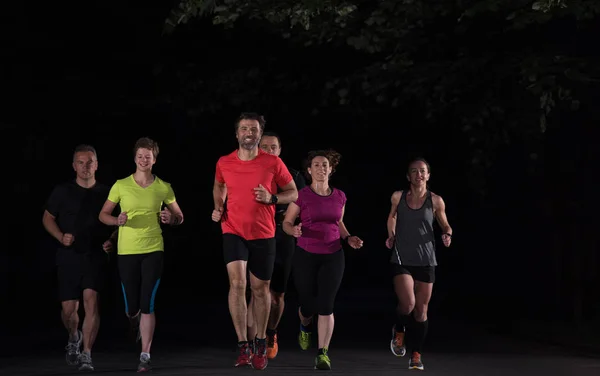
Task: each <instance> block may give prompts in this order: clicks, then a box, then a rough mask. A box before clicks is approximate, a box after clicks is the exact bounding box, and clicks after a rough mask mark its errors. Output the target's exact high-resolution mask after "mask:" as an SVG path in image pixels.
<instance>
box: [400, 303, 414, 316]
mask: <svg viewBox="0 0 600 376" xmlns="http://www.w3.org/2000/svg"><path fill="white" fill-rule="evenodd" d="M397 310H398V313H399V314H401V315H410V313H411V312H413V311H414V310H415V302H414V300H413V301H406V302H403V301H400V302H398V307H397Z"/></svg>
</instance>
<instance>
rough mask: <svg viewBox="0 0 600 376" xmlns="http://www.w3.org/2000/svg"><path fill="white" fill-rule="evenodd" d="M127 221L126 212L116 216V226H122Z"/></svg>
mask: <svg viewBox="0 0 600 376" xmlns="http://www.w3.org/2000/svg"><path fill="white" fill-rule="evenodd" d="M125 223H127V212H122V213H121V214H119V216H118V217H117V226H124V225H125Z"/></svg>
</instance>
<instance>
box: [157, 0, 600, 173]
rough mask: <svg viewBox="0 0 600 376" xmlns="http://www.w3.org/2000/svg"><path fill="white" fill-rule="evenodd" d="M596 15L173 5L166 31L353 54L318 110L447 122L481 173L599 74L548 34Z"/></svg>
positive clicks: (480, 7) (229, 0)
mask: <svg viewBox="0 0 600 376" xmlns="http://www.w3.org/2000/svg"><path fill="white" fill-rule="evenodd" d="M599 13H600V2H598V1H591V0H569V1H567V0H538V1H535V2H533V3H532V2H531V1H530V0H515V1H512V2H506V1H502V0H463V1H461V2H442V1H433V2H432V1H424V0H403V1H400V0H379V1H376V2H367V1H360V0H356V1H341V0H340V1H335V0H295V1H293V0H252V1H250V0H226V1H201V0H183V1H182V3H181V4H180V5H179V7H178V8H176V11H175V10H174V12H172V15H171V17H170V18H169V20H168V21H167V23H168V24H169V25H177V24H179V23H182V22H187V20H189V19H190V18H193V17H197V16H198V17H200V16H204V17H210V18H211V19H212V22H213V23H214V24H216V25H220V26H222V27H234V26H235V25H236V24H237V23H238V22H239V20H242V19H243V20H246V21H249V22H255V23H259V24H260V25H261V26H262V27H263V28H267V30H271V32H272V33H273V34H277V35H280V36H281V37H283V38H286V39H288V40H289V41H290V43H292V44H296V45H298V46H299V47H300V46H304V47H306V46H310V47H309V48H316V47H319V46H327V47H330V48H335V49H338V50H339V51H340V52H341V51H346V50H348V49H350V50H354V51H355V53H356V54H357V55H356V56H357V57H359V56H360V59H362V61H364V63H363V64H362V66H361V67H359V69H355V70H353V71H352V72H351V73H349V74H348V73H347V72H344V73H340V74H339V76H338V77H336V78H333V79H331V80H329V81H328V82H327V83H326V84H324V86H323V89H322V91H323V101H322V103H321V104H322V105H323V106H353V111H358V108H360V106H359V104H365V103H370V104H371V105H373V106H379V107H381V108H387V109H393V108H399V107H403V106H407V105H409V103H410V105H411V106H414V104H417V106H418V109H417V108H415V111H421V112H422V113H423V119H424V120H425V121H429V122H432V123H435V122H439V121H441V120H442V119H448V118H451V119H454V124H456V125H455V127H456V129H457V130H458V131H461V132H464V133H465V137H467V139H471V140H472V144H473V147H474V148H475V149H474V150H476V151H477V150H480V151H481V150H485V151H486V152H485V153H482V152H475V154H474V157H473V163H475V164H477V165H481V166H484V167H485V166H486V165H487V163H488V162H489V161H488V160H487V159H486V158H489V157H488V156H489V155H491V154H493V150H494V148H497V147H498V145H501V144H505V143H507V142H510V140H511V139H512V138H514V137H517V138H520V137H534V138H535V137H539V136H540V135H541V134H543V133H544V132H545V131H546V129H547V128H548V126H549V121H548V120H549V117H550V116H552V111H553V110H555V109H556V108H557V107H559V106H560V105H561V104H565V107H561V108H565V109H569V110H570V109H577V108H579V106H580V102H581V98H577V88H578V87H580V86H581V85H586V84H593V83H595V80H594V79H592V78H591V77H594V76H595V73H594V72H595V71H594V69H596V68H595V66H596V65H597V64H594V62H592V61H591V60H590V58H589V57H584V56H576V55H575V54H573V51H572V50H571V49H570V46H569V45H568V44H567V45H565V44H564V42H562V41H561V40H560V39H559V38H558V37H557V36H556V31H555V30H557V29H556V28H557V27H559V26H556V25H560V22H562V21H563V20H575V21H576V22H584V21H586V20H589V19H592V18H594V17H597V15H598V14H599ZM580 26H581V27H583V26H585V24H580ZM564 30H565V32H569V33H574V32H575V31H574V30H568V29H564ZM577 32H579V31H577ZM477 153H479V154H477Z"/></svg>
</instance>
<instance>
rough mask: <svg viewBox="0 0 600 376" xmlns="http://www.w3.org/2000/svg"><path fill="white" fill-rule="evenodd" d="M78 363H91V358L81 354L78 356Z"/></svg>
mask: <svg viewBox="0 0 600 376" xmlns="http://www.w3.org/2000/svg"><path fill="white" fill-rule="evenodd" d="M79 361H80V362H81V363H91V362H92V357H91V356H89V355H88V354H87V353H81V355H79Z"/></svg>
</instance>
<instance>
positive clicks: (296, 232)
mask: <svg viewBox="0 0 600 376" xmlns="http://www.w3.org/2000/svg"><path fill="white" fill-rule="evenodd" d="M292 236H293V237H294V238H299V237H301V236H302V223H298V226H294V227H292Z"/></svg>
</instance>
